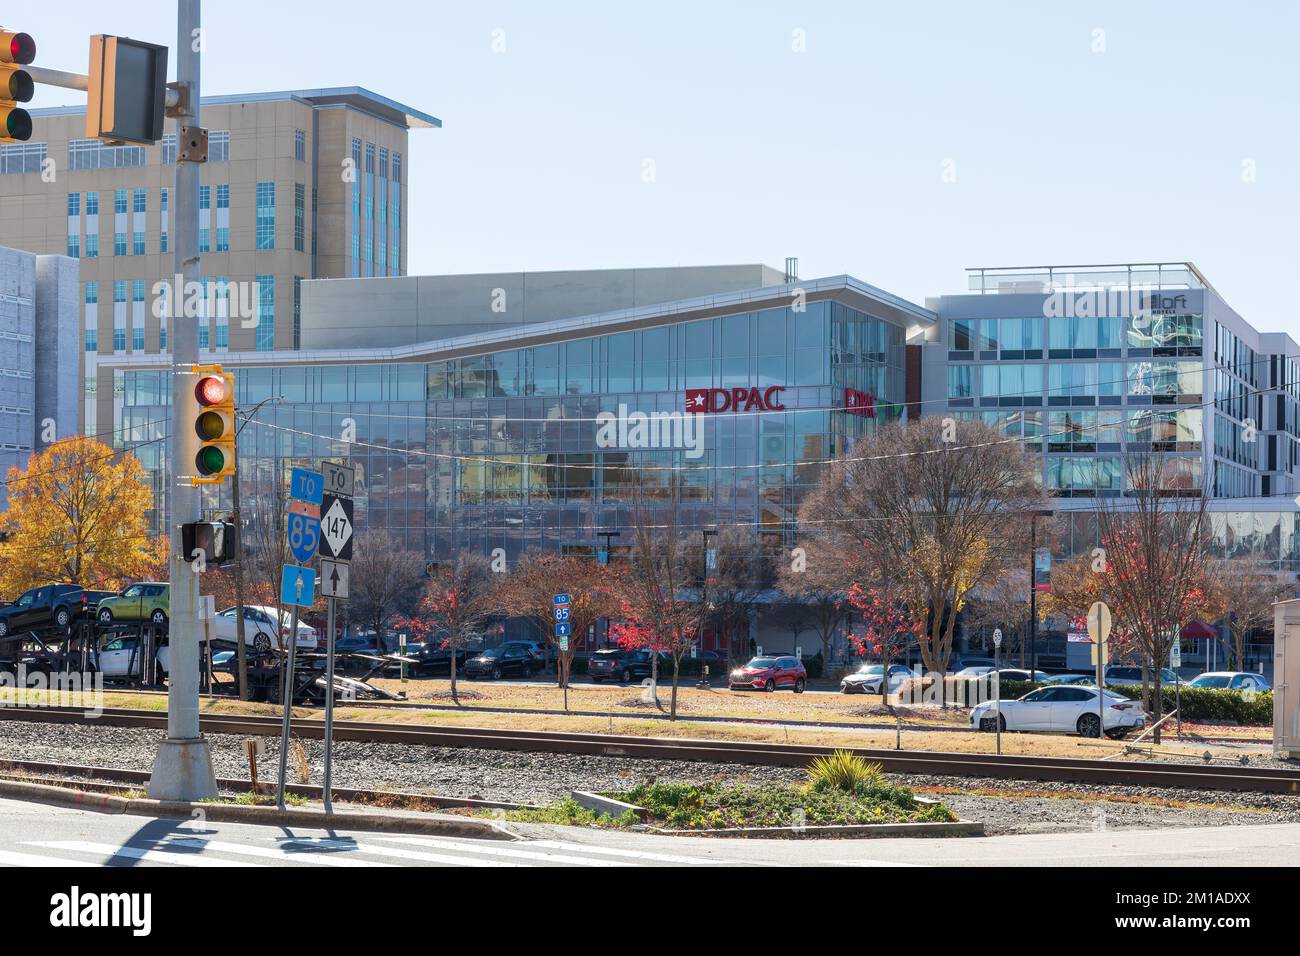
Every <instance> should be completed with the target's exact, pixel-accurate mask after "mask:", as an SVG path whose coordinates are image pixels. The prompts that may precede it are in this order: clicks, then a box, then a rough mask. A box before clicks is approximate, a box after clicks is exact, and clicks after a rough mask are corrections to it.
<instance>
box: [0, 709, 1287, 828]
mask: <svg viewBox="0 0 1300 956" xmlns="http://www.w3.org/2000/svg"><path fill="white" fill-rule="evenodd" d="M160 736H161V735H160V734H159V733H158V731H156V730H152V729H146V728H128V727H109V726H95V725H86V724H55V723H28V722H23V721H17V720H4V721H2V722H0V759H11V760H32V761H42V762H48V763H55V764H81V765H94V766H100V767H115V768H121V769H128V770H148V769H149V768H150V767H151V766H152V764H153V759H154V755H155V753H156V751H157V747H158V742H159V740H160ZM207 737H208V740H209V741H210V743H211V745H212V758H213V763H214V765H215V769H216V773H217V776H219V777H237V778H245V779H246V778H247V777H248V761H247V758H246V757H245V754H244V744H243V741H244V738H243V737H238V736H231V735H226V734H208V735H207ZM299 742H300V743H301V745H302V747H303V748H304V750H305V752H306V755H307V764H308V768H309V773H310V780H309V781H308V782H310V783H316V784H319V783H320V780H321V773H322V761H323V745H322V742H321V741H318V740H309V739H303V740H300V741H299ZM278 748H279V740H278V738H263V753H262V755H261V757H260V758H259V759H258V773H259V777H260V779H261V780H262V781H263V782H267V781H272V780H274V779H275V773H276V767H277V763H278V759H277V755H278ZM293 767H294V761H293V760H292V759H291V760H290V768H291V771H290V779H291V781H292V782H297V776H296V774H295V773H294V771H293ZM805 779H806V775H805V774H804V772H803V771H801V770H798V769H795V768H790V767H758V766H738V765H735V764H717V763H699V762H693V761H672V760H647V759H639V758H629V757H595V756H588V755H577V754H550V753H521V752H515V751H503V750H476V749H471V748H441V747H419V746H415V747H407V746H401V745H397V744H382V743H359V742H353V741H339V742H336V743H335V745H334V783H335V785H336V786H339V787H356V788H362V789H374V790H402V791H407V792H412V793H431V794H438V795H442V796H455V797H476V798H480V799H486V800H506V801H516V802H520V803H549V802H551V801H554V800H557V799H560V798H562V797H567V796H568V795H569V794H570V792H572V791H573V790H593V791H620V790H625V789H627V788H628V787H630V786H632V785H633V784H635V783H639V782H642V781H647V780H671V781H675V782H692V783H704V782H709V781H723V782H732V783H754V784H759V783H799V782H802V781H803V780H805ZM894 779H896V780H897V781H898V782H900V783H903V784H906V785H909V786H913V787H918V788H924V792H925V793H926V795H930V796H937V797H939V798H940V799H942V800H943V801H944V802H945V803H946V804H948V806H949V807H951V808H952V809H953V810H954V811H956V813H957V814H958V815H959V816H960V817H961V818H962V819H969V820H979V821H982V822H983V823H984V824H985V830H986V832H987V833H988V834H990V835H995V834H999V833H1004V834H1005V833H1046V832H1066V831H1081V830H1101V829H1132V828H1152V827H1175V826H1227V825H1243V824H1265V823H1295V822H1300V797H1296V796H1288V795H1280V794H1261V793H1228V792H1221V791H1213V792H1206V791H1191V790H1174V789H1167V788H1157V787H1141V786H1133V787H1104V786H1099V785H1095V784H1072V783H1053V782H1041V781H1023V782H1018V781H1007V780H994V779H988V780H983V779H977V778H969V777H943V776H917V775H898V776H896V777H894ZM985 789H987V790H988V791H990V793H989V794H981V793H970V791H980V790H985ZM1163 801H1173V802H1176V803H1178V804H1179V806H1168V805H1165V803H1164V802H1163Z"/></svg>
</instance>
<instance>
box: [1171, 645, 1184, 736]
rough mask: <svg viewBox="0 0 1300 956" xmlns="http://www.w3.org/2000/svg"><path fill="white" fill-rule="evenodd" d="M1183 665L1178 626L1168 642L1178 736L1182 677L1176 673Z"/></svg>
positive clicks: (1181, 711)
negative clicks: (1172, 673)
mask: <svg viewBox="0 0 1300 956" xmlns="http://www.w3.org/2000/svg"><path fill="white" fill-rule="evenodd" d="M1182 666H1183V641H1182V635H1181V634H1180V633H1179V630H1178V628H1174V633H1173V636H1172V639H1171V640H1170V642H1169V669H1170V670H1171V671H1173V672H1174V713H1175V714H1177V715H1178V716H1177V717H1175V718H1174V720H1175V721H1176V722H1177V724H1178V736H1180V737H1181V736H1182V735H1183V679H1182V678H1181V677H1180V676H1179V675H1178V670H1179V668H1181V667H1182Z"/></svg>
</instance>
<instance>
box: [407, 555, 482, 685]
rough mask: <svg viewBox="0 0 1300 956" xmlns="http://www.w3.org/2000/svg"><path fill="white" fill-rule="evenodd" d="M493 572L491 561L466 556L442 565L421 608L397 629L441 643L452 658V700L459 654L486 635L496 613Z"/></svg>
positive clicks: (421, 602) (437, 569) (432, 575)
mask: <svg viewBox="0 0 1300 956" xmlns="http://www.w3.org/2000/svg"><path fill="white" fill-rule="evenodd" d="M491 591H492V572H491V570H490V568H489V566H488V563H487V560H486V559H484V558H483V557H481V556H479V555H472V554H465V553H462V554H461V555H459V556H457V557H456V558H453V559H451V560H449V561H443V562H441V563H439V564H438V565H437V566H436V567H435V568H434V570H433V573H432V574H431V575H430V576H429V581H428V584H427V585H425V589H424V596H423V597H421V599H420V606H419V608H418V609H417V610H416V612H415V614H413V615H412V616H411V617H409V618H401V619H400V620H398V621H397V622H396V625H397V626H398V627H400V628H402V629H403V630H406V631H409V632H410V633H411V634H413V635H415V636H416V637H417V638H418V639H419V640H424V641H437V642H438V643H439V646H440V647H441V648H442V649H443V650H447V651H449V652H450V655H451V699H452V701H454V702H456V703H459V702H460V701H459V698H457V696H456V651H457V649H459V648H461V647H464V646H465V645H466V644H468V643H469V642H470V641H471V640H473V639H474V638H476V637H479V636H480V635H481V634H482V628H483V624H484V622H485V621H486V620H487V618H488V616H489V615H490V614H491V613H492V605H493V601H492V599H491Z"/></svg>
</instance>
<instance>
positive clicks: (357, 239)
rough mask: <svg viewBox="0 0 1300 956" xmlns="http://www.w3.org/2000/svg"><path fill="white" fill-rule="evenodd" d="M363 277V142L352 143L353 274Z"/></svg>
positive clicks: (355, 140) (355, 141) (356, 140)
mask: <svg viewBox="0 0 1300 956" xmlns="http://www.w3.org/2000/svg"><path fill="white" fill-rule="evenodd" d="M351 274H352V275H353V276H359V275H361V140H359V139H354V140H353V141H352V273H351Z"/></svg>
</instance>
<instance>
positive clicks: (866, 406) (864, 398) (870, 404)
mask: <svg viewBox="0 0 1300 956" xmlns="http://www.w3.org/2000/svg"><path fill="white" fill-rule="evenodd" d="M844 410H845V411H846V412H848V413H849V414H850V415H860V416H861V417H863V418H875V417H876V396H874V395H872V394H871V393H870V392H859V391H858V390H857V389H856V388H846V389H845V390H844Z"/></svg>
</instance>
